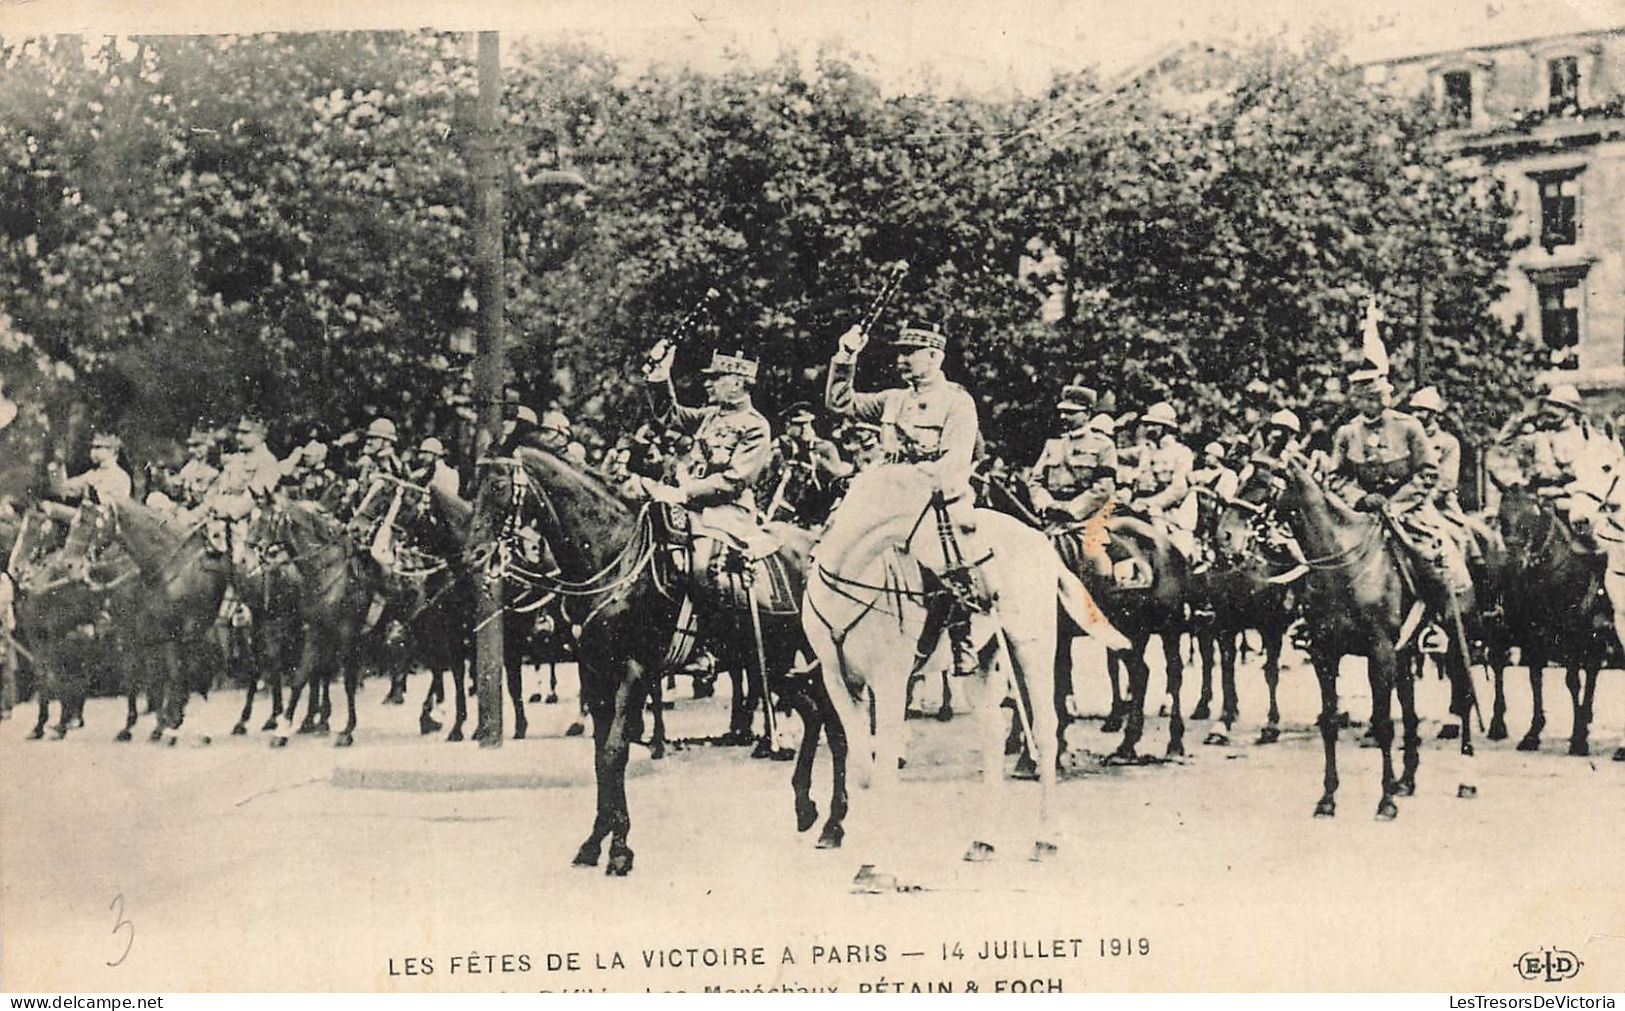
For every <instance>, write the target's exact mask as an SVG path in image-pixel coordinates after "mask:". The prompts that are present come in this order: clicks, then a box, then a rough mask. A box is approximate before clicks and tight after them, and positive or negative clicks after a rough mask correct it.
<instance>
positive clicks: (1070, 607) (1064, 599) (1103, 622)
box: [1055, 565, 1130, 650]
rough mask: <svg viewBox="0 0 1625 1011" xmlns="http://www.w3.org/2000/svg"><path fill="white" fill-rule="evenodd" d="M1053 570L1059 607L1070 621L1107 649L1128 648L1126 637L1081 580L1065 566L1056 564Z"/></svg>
mask: <svg viewBox="0 0 1625 1011" xmlns="http://www.w3.org/2000/svg"><path fill="white" fill-rule="evenodd" d="M1055 571H1056V581H1057V583H1058V586H1057V590H1058V592H1059V594H1060V600H1061V607H1062V609H1064V610H1065V611H1066V616H1067V617H1068V618H1070V619H1071V620H1072V623H1073V624H1074V625H1077V626H1078V627H1079V628H1081V629H1083V631H1084V633H1085V634H1086V635H1090V636H1093V637H1095V638H1097V639H1100V640H1101V642H1102V643H1104V644H1105V646H1106V648H1107V649H1116V650H1124V649H1128V648H1129V645H1130V644H1129V641H1128V639H1127V637H1125V636H1124V635H1123V633H1121V632H1119V631H1118V630H1117V629H1116V628H1115V627H1113V625H1112V623H1111V622H1110V621H1109V620H1108V619H1107V618H1106V615H1105V614H1104V613H1103V612H1102V611H1101V610H1100V608H1099V607H1098V606H1097V605H1096V604H1095V599H1094V598H1093V597H1091V596H1090V595H1089V591H1088V590H1087V589H1086V588H1085V587H1084V585H1083V582H1082V581H1081V580H1079V579H1078V577H1077V576H1074V575H1073V574H1072V573H1071V572H1068V571H1067V569H1066V567H1065V566H1060V565H1058V566H1056V569H1055Z"/></svg>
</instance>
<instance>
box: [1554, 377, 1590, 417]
mask: <svg viewBox="0 0 1625 1011" xmlns="http://www.w3.org/2000/svg"><path fill="white" fill-rule="evenodd" d="M1546 402H1547V403H1548V404H1556V405H1557V406H1558V407H1566V408H1568V409H1569V410H1571V411H1581V410H1583V409H1584V403H1583V402H1582V401H1581V399H1580V391H1579V389H1578V388H1576V387H1575V386H1574V385H1573V384H1571V383H1563V384H1562V385H1560V386H1554V387H1552V392H1550V393H1548V394H1546Z"/></svg>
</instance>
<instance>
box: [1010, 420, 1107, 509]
mask: <svg viewBox="0 0 1625 1011" xmlns="http://www.w3.org/2000/svg"><path fill="white" fill-rule="evenodd" d="M1116 486H1117V444H1116V443H1115V442H1113V441H1112V439H1111V437H1110V436H1107V435H1105V434H1104V433H1101V432H1095V431H1082V432H1071V433H1068V434H1066V435H1063V436H1061V437H1060V438H1058V439H1050V440H1049V441H1048V442H1046V443H1045V444H1044V451H1043V452H1042V453H1041V454H1039V457H1038V462H1037V463H1035V464H1033V480H1032V481H1031V482H1030V484H1029V487H1028V490H1029V491H1030V493H1031V495H1032V500H1033V506H1034V507H1035V508H1037V509H1038V511H1039V512H1040V513H1042V512H1043V511H1044V510H1046V509H1049V508H1052V507H1053V508H1057V509H1061V510H1064V511H1065V512H1066V513H1067V514H1068V515H1069V516H1071V517H1072V518H1073V519H1079V520H1081V519H1086V518H1088V517H1089V516H1092V515H1093V514H1095V513H1096V512H1098V511H1099V510H1100V509H1101V507H1102V506H1104V505H1105V504H1106V501H1107V500H1108V499H1109V498H1111V496H1112V493H1113V492H1114V491H1115V490H1116Z"/></svg>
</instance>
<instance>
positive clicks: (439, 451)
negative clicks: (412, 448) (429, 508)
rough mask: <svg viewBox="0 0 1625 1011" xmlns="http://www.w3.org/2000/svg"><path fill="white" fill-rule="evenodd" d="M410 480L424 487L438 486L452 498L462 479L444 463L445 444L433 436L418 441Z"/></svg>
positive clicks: (457, 491) (459, 489) (456, 493)
mask: <svg viewBox="0 0 1625 1011" xmlns="http://www.w3.org/2000/svg"><path fill="white" fill-rule="evenodd" d="M412 480H413V481H415V482H417V483H418V484H421V485H423V486H424V487H426V488H439V489H440V490H441V491H443V492H445V493H446V494H447V495H450V496H452V497H453V498H455V497H457V495H458V494H459V493H460V492H461V491H462V479H461V478H459V477H458V476H457V472H456V471H455V470H452V469H451V467H449V466H448V465H447V464H446V446H445V443H443V442H441V441H440V440H439V439H437V438H435V437H434V436H432V435H431V436H429V437H428V438H426V439H424V440H423V441H422V442H420V443H418V460H417V467H416V469H415V470H414V471H413V472H412Z"/></svg>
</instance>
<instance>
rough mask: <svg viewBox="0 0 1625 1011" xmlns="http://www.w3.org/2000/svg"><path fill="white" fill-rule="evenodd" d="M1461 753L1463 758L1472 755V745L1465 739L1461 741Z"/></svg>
mask: <svg viewBox="0 0 1625 1011" xmlns="http://www.w3.org/2000/svg"><path fill="white" fill-rule="evenodd" d="M1461 754H1462V757H1464V758H1472V757H1473V746H1472V745H1471V744H1468V743H1467V742H1466V741H1462V742H1461Z"/></svg>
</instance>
